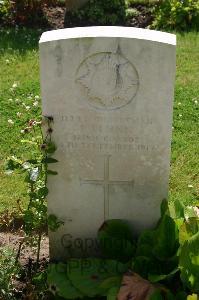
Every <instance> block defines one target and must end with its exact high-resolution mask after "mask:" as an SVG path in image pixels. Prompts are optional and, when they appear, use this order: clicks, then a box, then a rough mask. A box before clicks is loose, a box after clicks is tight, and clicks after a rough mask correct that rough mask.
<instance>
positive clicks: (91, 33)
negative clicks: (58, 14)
mask: <svg viewBox="0 0 199 300" xmlns="http://www.w3.org/2000/svg"><path fill="white" fill-rule="evenodd" d="M85 37H121V38H131V39H140V40H148V41H153V42H159V43H165V44H170V45H176V35H175V34H171V33H167V32H162V31H156V30H149V29H142V28H135V27H119V26H92V27H75V28H65V29H59V30H52V31H47V32H44V33H43V34H42V36H41V39H40V43H45V42H50V41H57V40H64V39H75V38H85Z"/></svg>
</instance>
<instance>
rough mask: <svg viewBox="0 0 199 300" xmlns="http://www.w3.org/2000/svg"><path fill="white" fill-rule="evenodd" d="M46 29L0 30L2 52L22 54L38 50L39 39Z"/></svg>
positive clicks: (21, 28) (0, 48)
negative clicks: (14, 51) (13, 51)
mask: <svg viewBox="0 0 199 300" xmlns="http://www.w3.org/2000/svg"><path fill="white" fill-rule="evenodd" d="M43 31H46V30H45V29H29V28H25V27H19V28H17V29H15V28H9V27H7V28H2V29H0V51H5V50H6V51H7V50H10V51H12V50H18V51H19V52H20V54H25V53H26V52H27V51H30V50H34V49H38V44H39V39H40V36H41V34H42V32H43Z"/></svg>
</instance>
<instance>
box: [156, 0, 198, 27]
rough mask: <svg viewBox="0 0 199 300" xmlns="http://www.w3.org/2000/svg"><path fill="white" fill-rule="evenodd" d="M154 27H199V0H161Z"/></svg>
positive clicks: (157, 8)
mask: <svg viewBox="0 0 199 300" xmlns="http://www.w3.org/2000/svg"><path fill="white" fill-rule="evenodd" d="M154 14H155V21H154V23H153V25H152V26H153V27H155V28H159V29H160V28H161V29H169V30H173V29H177V30H188V29H199V2H198V0H181V1H179V0H164V1H159V3H158V5H156V9H155V12H154Z"/></svg>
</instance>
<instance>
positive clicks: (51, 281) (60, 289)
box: [47, 263, 83, 299]
mask: <svg viewBox="0 0 199 300" xmlns="http://www.w3.org/2000/svg"><path fill="white" fill-rule="evenodd" d="M47 283H48V285H49V289H50V290H51V291H53V292H54V293H56V294H57V295H58V296H60V297H63V298H65V299H77V298H82V297H83V295H82V293H81V292H80V291H79V290H77V289H76V288H75V287H74V286H73V285H72V283H71V282H70V280H69V279H68V276H67V266H66V264H62V263H59V264H50V266H49V268H48V273H47Z"/></svg>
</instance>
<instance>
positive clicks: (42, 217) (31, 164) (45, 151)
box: [5, 117, 62, 264]
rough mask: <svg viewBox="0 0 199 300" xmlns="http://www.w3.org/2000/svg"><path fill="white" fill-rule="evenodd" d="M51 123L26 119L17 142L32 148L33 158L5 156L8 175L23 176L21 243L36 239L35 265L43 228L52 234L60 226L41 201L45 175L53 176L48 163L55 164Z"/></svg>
mask: <svg viewBox="0 0 199 300" xmlns="http://www.w3.org/2000/svg"><path fill="white" fill-rule="evenodd" d="M52 123H53V118H52V117H44V118H43V120H41V118H40V119H39V120H35V119H34V120H33V119H30V120H29V121H28V122H27V124H26V126H25V127H24V128H23V129H22V130H21V133H22V135H23V138H22V139H21V143H24V144H28V145H31V147H33V148H35V153H37V155H35V157H34V158H30V159H26V160H24V159H22V158H18V157H16V156H13V155H12V156H10V157H8V159H7V161H6V166H5V169H6V173H7V174H8V175H10V174H12V173H13V172H14V171H18V172H19V173H20V174H24V181H25V183H26V184H27V186H28V191H27V192H28V196H29V202H28V206H27V208H26V209H25V210H22V209H20V210H21V213H22V216H23V221H24V233H25V237H24V240H23V241H22V242H21V243H24V242H27V241H28V242H29V243H30V242H35V236H36V237H37V238H36V244H37V264H38V263H39V254H40V244H41V237H42V233H43V232H44V228H45V227H46V226H47V225H48V226H49V228H50V229H51V230H52V231H54V230H56V229H58V227H59V226H60V225H61V224H62V222H60V221H58V219H57V218H56V216H54V215H49V216H48V215H47V207H46V201H45V199H46V196H47V195H48V188H47V177H48V175H56V174H57V172H56V171H54V170H51V169H49V167H48V166H49V164H54V163H56V162H57V160H56V159H55V158H53V157H52V155H53V154H54V152H55V151H56V146H55V144H54V143H53V142H52V139H51V135H52V132H53V129H52ZM42 124H43V125H44V126H45V127H46V134H45V135H44V134H43V131H42V128H41V125H42ZM29 137H30V138H29ZM20 247H21V245H20V246H19V248H20ZM19 255H20V253H19V254H18V256H19Z"/></svg>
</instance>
